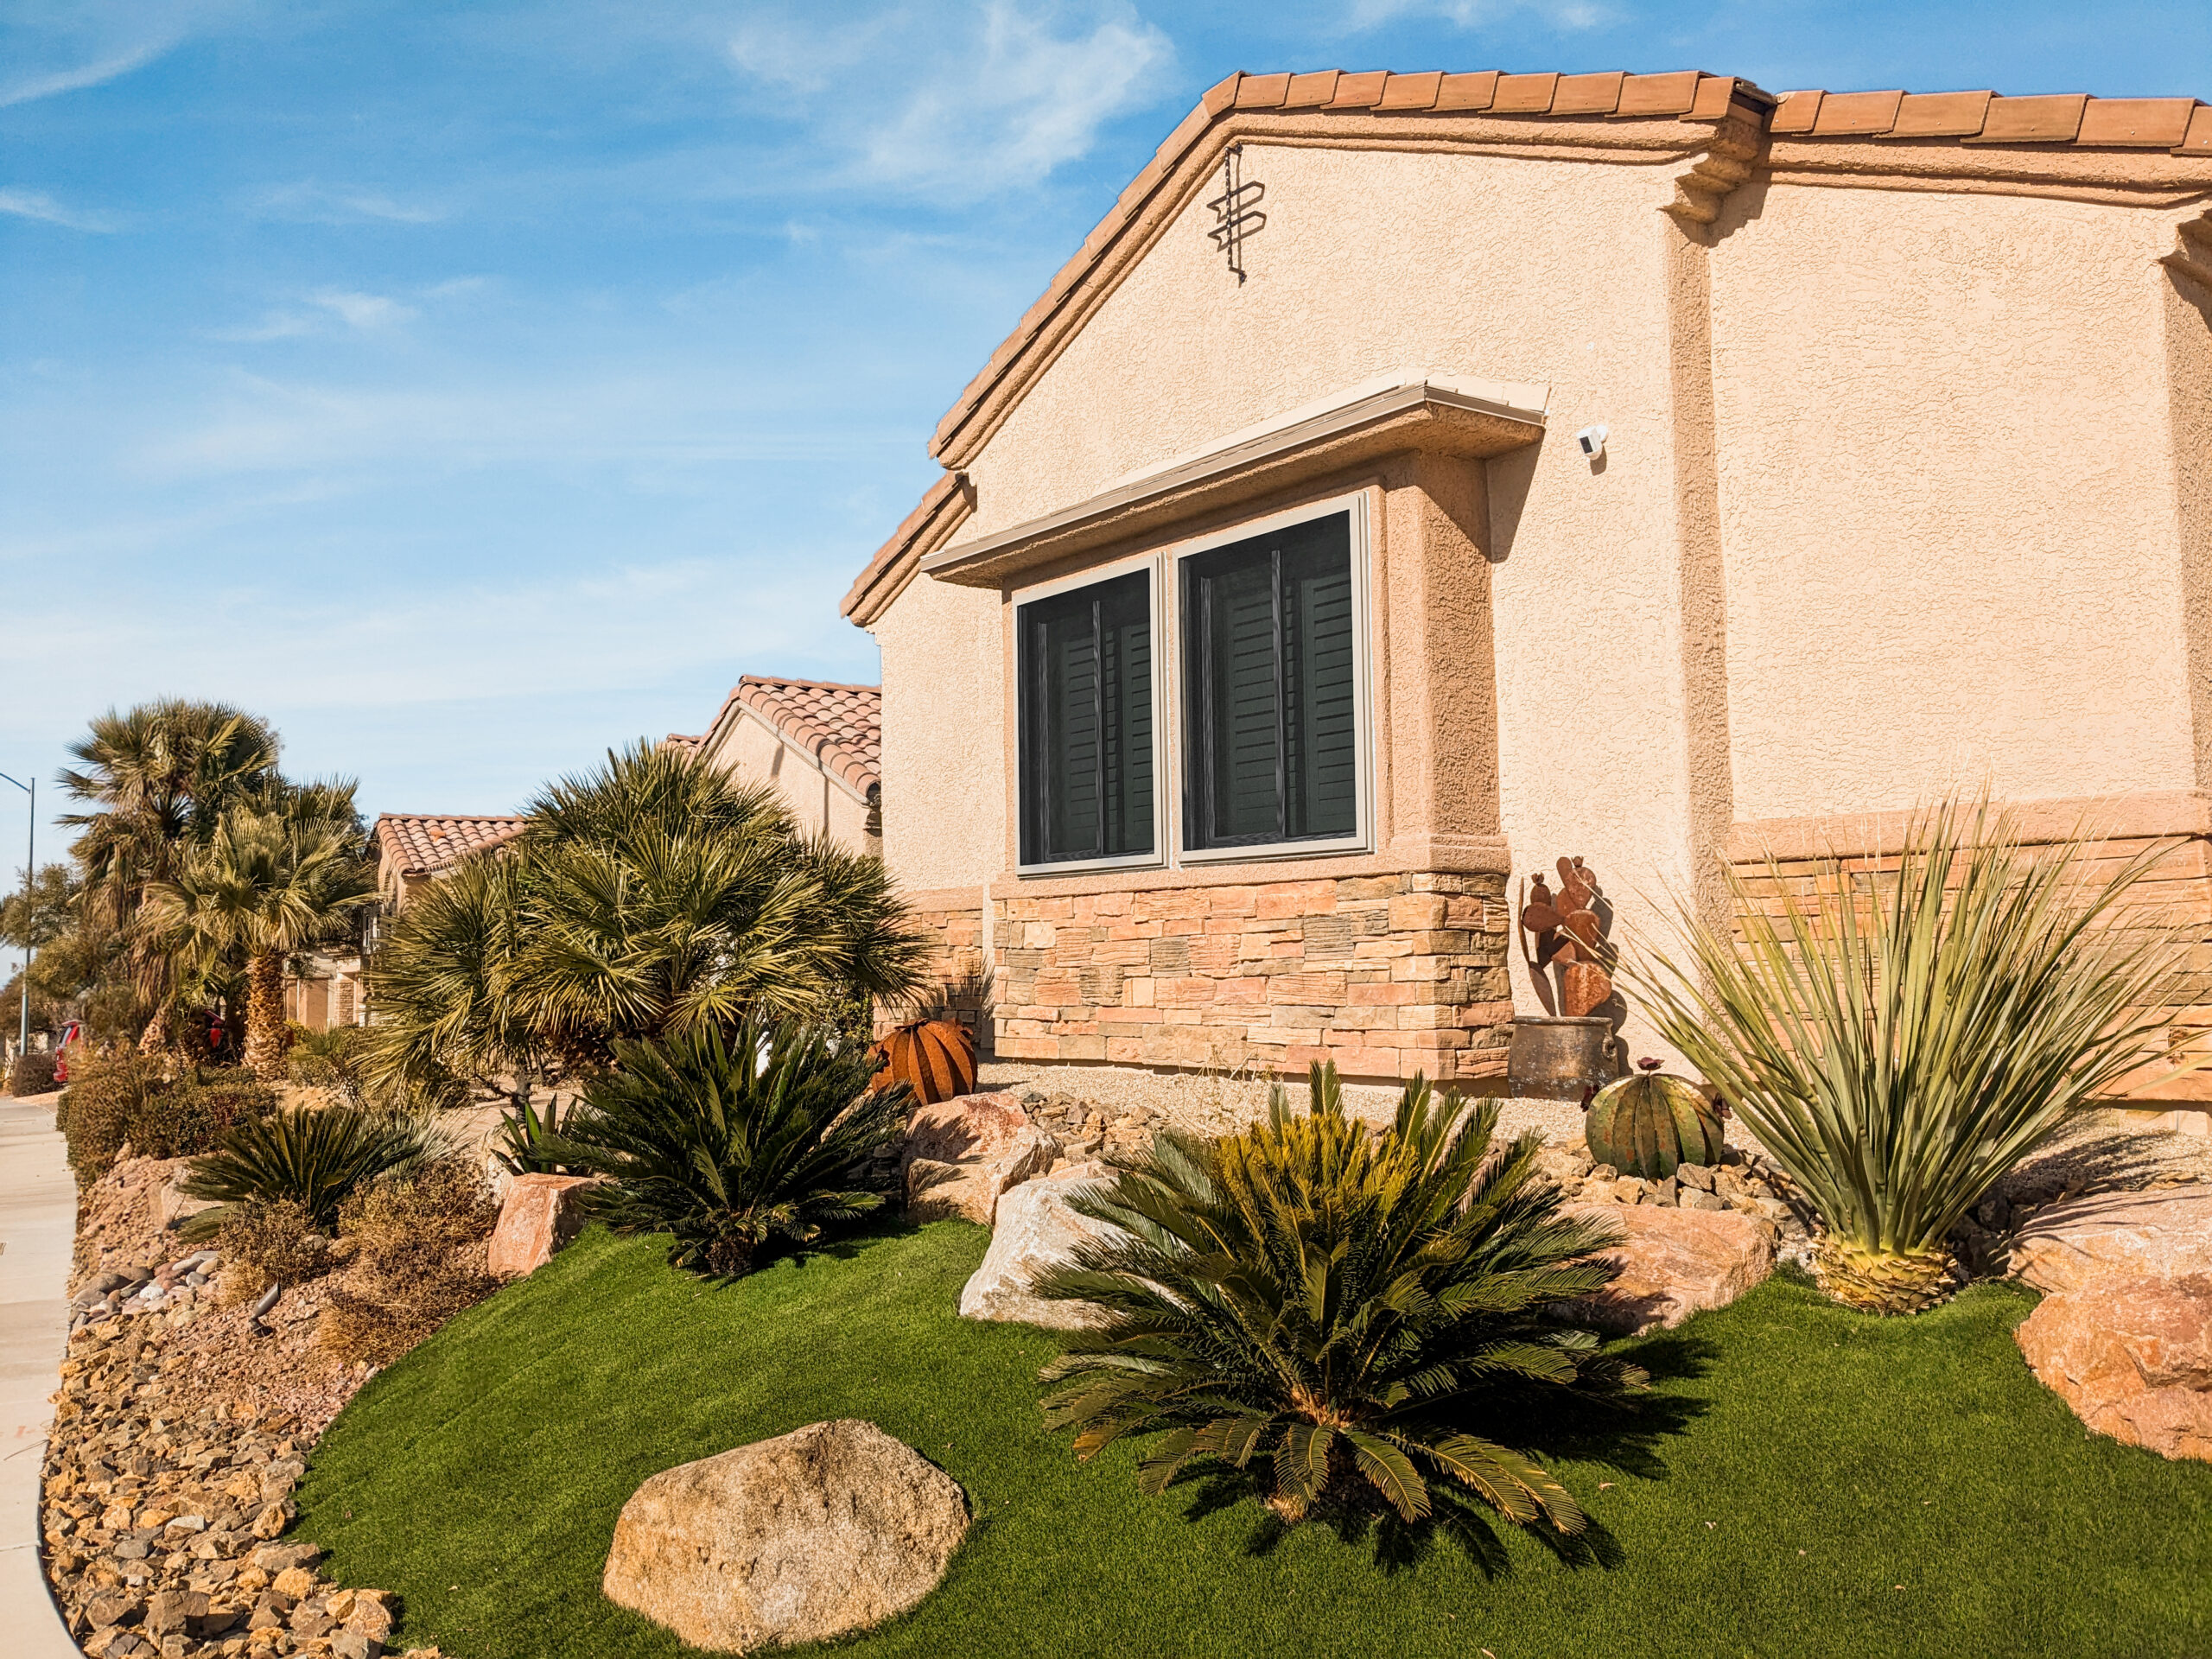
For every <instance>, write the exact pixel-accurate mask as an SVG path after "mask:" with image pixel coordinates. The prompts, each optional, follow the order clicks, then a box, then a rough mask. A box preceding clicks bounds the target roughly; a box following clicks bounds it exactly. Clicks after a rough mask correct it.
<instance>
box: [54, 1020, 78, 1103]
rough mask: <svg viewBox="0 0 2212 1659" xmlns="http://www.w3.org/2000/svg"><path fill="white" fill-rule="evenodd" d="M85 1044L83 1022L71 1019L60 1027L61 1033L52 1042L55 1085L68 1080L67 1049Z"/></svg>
mask: <svg viewBox="0 0 2212 1659" xmlns="http://www.w3.org/2000/svg"><path fill="white" fill-rule="evenodd" d="M72 1046H75V1047H78V1048H82V1047H83V1046H85V1022H84V1021H83V1020H71V1021H70V1022H69V1023H68V1024H67V1025H66V1026H64V1027H61V1035H60V1037H58V1038H57V1039H54V1084H55V1086H56V1087H59V1086H60V1084H65V1083H67V1082H68V1081H69V1050H70V1048H71V1047H72Z"/></svg>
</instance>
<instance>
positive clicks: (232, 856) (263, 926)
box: [145, 785, 376, 1083]
mask: <svg viewBox="0 0 2212 1659" xmlns="http://www.w3.org/2000/svg"><path fill="white" fill-rule="evenodd" d="M375 897H376V886H375V880H374V878H373V876H372V873H371V871H370V868H369V864H368V861H367V859H366V858H365V855H364V849H363V847H362V843H361V829H360V819H359V815H358V814H357V813H355V812H354V811H353V786H352V785H305V786H302V787H300V788H297V789H296V790H276V789H267V790H264V791H261V793H260V795H259V798H257V801H256V802H255V804H250V805H248V804H241V805H238V806H234V807H232V809H231V810H230V811H228V812H227V813H226V814H225V815H224V817H223V819H222V821H221V822H220V823H219V824H218V825H217V826H216V828H215V833H214V836H213V839H212V840H210V841H209V842H207V845H205V846H204V847H194V848H191V849H188V851H187V852H186V853H185V855H184V856H183V858H182V859H181V861H180V864H179V867H178V868H177V871H176V874H175V877H174V878H173V879H172V880H168V881H165V882H162V884H160V885H159V886H158V887H155V888H154V889H153V890H152V891H151V892H150V893H149V895H148V897H147V899H146V905H145V912H146V921H147V924H148V925H149V928H152V929H156V930H159V931H160V932H161V933H162V936H163V937H164V938H168V939H169V940H171V941H173V942H174V943H175V945H177V946H179V947H181V954H186V955H192V954H196V955H198V956H200V957H202V958H215V959H219V958H221V957H225V956H227V955H231V954H232V953H235V954H237V955H240V956H243V957H245V963H246V1002H245V1063H246V1065H247V1068H248V1069H249V1070H251V1071H252V1072H253V1074H254V1075H255V1076H256V1077H259V1078H261V1079H262V1080H263V1081H264V1082H268V1083H275V1082H278V1081H281V1080H282V1079H283V1076H284V1070H285V1068H284V1052H285V1049H286V1048H287V1047H288V1046H289V1036H290V1031H289V1027H288V1026H287V1025H286V1023H285V1020H284V964H285V963H286V961H287V959H289V957H292V956H293V955H295V954H296V953H297V952H298V951H301V950H305V949H307V948H308V946H310V945H314V944H322V943H326V942H327V941H330V940H332V939H334V938H338V937H340V936H342V935H343V933H344V932H345V931H346V927H347V925H348V923H349V922H350V920H351V918H352V916H353V912H355V911H357V910H359V908H360V907H361V906H364V905H366V904H370V903H372V902H373V901H374V899H375Z"/></svg>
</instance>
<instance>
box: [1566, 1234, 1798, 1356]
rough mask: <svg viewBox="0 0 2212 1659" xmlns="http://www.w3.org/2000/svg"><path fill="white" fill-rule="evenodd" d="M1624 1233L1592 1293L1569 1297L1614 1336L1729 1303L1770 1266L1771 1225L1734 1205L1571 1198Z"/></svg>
mask: <svg viewBox="0 0 2212 1659" xmlns="http://www.w3.org/2000/svg"><path fill="white" fill-rule="evenodd" d="M1569 1213H1571V1214H1573V1215H1578V1216H1594V1217H1598V1218H1599V1219H1600V1220H1604V1221H1610V1222H1612V1223H1613V1224H1616V1225H1617V1226H1618V1227H1619V1228H1620V1229H1621V1230H1622V1231H1624V1233H1626V1234H1627V1235H1628V1236H1627V1237H1626V1238H1625V1239H1624V1240H1623V1241H1622V1242H1621V1243H1620V1244H1619V1245H1618V1247H1616V1248H1615V1249H1611V1250H1607V1251H1605V1252H1604V1255H1605V1257H1606V1258H1607V1259H1609V1260H1611V1261H1612V1262H1617V1263H1618V1265H1619V1268H1620V1273H1619V1274H1618V1277H1616V1278H1615V1279H1614V1281H1613V1282H1612V1283H1611V1284H1610V1285H1608V1286H1606V1287H1605V1289H1604V1290H1602V1291H1600V1292H1599V1294H1597V1295H1595V1296H1592V1297H1588V1298H1586V1299H1585V1300H1580V1301H1577V1302H1573V1303H1570V1304H1568V1310H1569V1311H1570V1313H1572V1315H1573V1318H1574V1319H1576V1320H1578V1321H1580V1322H1581V1323H1583V1324H1586V1325H1595V1326H1596V1327H1598V1328H1599V1330H1603V1331H1610V1332H1613V1333H1615V1334H1616V1335H1618V1336H1630V1337H1632V1336H1640V1335H1642V1334H1643V1332H1646V1331H1656V1330H1667V1331H1671V1330H1673V1329H1674V1328H1675V1326H1676V1325H1680V1324H1681V1322H1682V1321H1683V1320H1684V1319H1688V1318H1689V1316H1690V1315H1691V1314H1693V1313H1699V1312H1701V1311H1702V1310H1704V1309H1706V1308H1708V1307H1726V1306H1728V1304H1729V1303H1731V1302H1732V1301H1734V1300H1736V1299H1737V1298H1738V1296H1740V1295H1742V1294H1744V1293H1745V1291H1747V1290H1749V1289H1751V1287H1752V1286H1754V1285H1757V1284H1758V1283H1760V1282H1761V1281H1764V1279H1765V1278H1766V1277H1767V1275H1768V1274H1771V1273H1772V1272H1773V1271H1774V1231H1773V1229H1772V1228H1771V1227H1770V1226H1769V1225H1768V1224H1766V1223H1765V1222H1764V1221H1762V1220H1761V1219H1759V1218H1758V1217H1756V1216H1747V1215H1745V1214H1743V1213H1742V1212H1740V1211H1734V1210H1680V1209H1671V1208H1668V1207H1665V1206H1662V1205H1643V1204H1639V1205H1633V1206H1630V1205H1605V1204H1592V1205H1573V1206H1572V1207H1571V1208H1570V1211H1569Z"/></svg>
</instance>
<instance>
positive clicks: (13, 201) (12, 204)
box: [0, 189, 116, 233]
mask: <svg viewBox="0 0 2212 1659" xmlns="http://www.w3.org/2000/svg"><path fill="white" fill-rule="evenodd" d="M0 213H12V214H13V215H15V217H16V218H17V219H37V220H38V221H39V222H40V223H41V224H42V225H60V226H63V227H64V228H66V229H68V230H72V231H93V232H102V233H105V232H110V231H112V230H114V229H115V228H116V221H115V220H114V219H112V218H111V217H110V216H109V215H107V214H105V213H86V212H84V211H83V210H82V209H80V208H75V207H63V206H62V205H61V204H60V202H58V201H56V200H54V198H53V197H52V196H49V195H48V194H46V193H45V192H44V191H43V190H10V189H0Z"/></svg>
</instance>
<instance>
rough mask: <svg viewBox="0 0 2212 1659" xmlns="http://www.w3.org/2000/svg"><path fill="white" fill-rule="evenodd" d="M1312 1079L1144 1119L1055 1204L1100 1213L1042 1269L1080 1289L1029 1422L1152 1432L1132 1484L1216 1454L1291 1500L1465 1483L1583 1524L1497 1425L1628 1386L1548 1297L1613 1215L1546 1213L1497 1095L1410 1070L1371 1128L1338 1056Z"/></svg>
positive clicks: (1366, 1498) (1052, 1283)
mask: <svg viewBox="0 0 2212 1659" xmlns="http://www.w3.org/2000/svg"><path fill="white" fill-rule="evenodd" d="M1312 1084H1313V1109H1312V1110H1311V1111H1309V1112H1306V1113H1298V1112H1294V1111H1293V1110H1292V1109H1291V1107H1290V1104H1289V1101H1288V1097H1287V1093H1286V1092H1285V1091H1284V1090H1281V1088H1280V1087H1279V1088H1278V1089H1277V1090H1275V1091H1274V1095H1273V1096H1272V1097H1271V1099H1270V1102H1269V1105H1268V1120H1267V1121H1266V1122H1264V1123H1262V1124H1260V1125H1258V1126H1256V1127H1255V1128H1251V1129H1249V1130H1247V1131H1245V1132H1244V1133H1243V1134H1242V1135H1231V1136H1229V1137H1227V1138H1225V1139H1223V1140H1219V1141H1206V1140H1202V1139H1198V1138H1196V1137H1192V1136H1186V1135H1175V1134H1169V1135H1162V1136H1160V1138H1159V1139H1158V1140H1157V1141H1155V1143H1154V1147H1153V1149H1152V1150H1151V1151H1150V1152H1149V1153H1148V1154H1141V1155H1140V1156H1138V1157H1136V1158H1135V1159H1133V1160H1130V1161H1129V1162H1128V1164H1127V1165H1126V1166H1124V1167H1122V1169H1121V1170H1120V1171H1119V1173H1117V1174H1116V1177H1115V1178H1114V1179H1112V1180H1111V1181H1110V1182H1109V1183H1107V1184H1104V1185H1100V1186H1098V1187H1096V1188H1093V1189H1090V1190H1089V1191H1088V1192H1081V1193H1078V1194H1077V1196H1076V1197H1075V1198H1073V1199H1072V1200H1071V1202H1073V1204H1074V1205H1075V1206H1076V1208H1077V1210H1078V1211H1081V1212H1083V1213H1084V1214H1085V1215H1088V1216H1090V1217H1093V1218H1094V1219H1096V1220H1098V1221H1101V1222H1104V1223H1107V1224H1109V1230H1108V1231H1107V1232H1106V1233H1105V1234H1104V1235H1103V1236H1102V1237H1101V1238H1099V1239H1096V1240H1094V1241H1092V1242H1090V1243H1085V1244H1084V1245H1081V1246H1079V1247H1078V1248H1077V1250H1076V1252H1075V1254H1074V1255H1073V1257H1072V1259H1071V1261H1070V1262H1068V1263H1066V1264H1065V1265H1064V1266H1063V1267H1061V1268H1057V1269H1054V1270H1052V1271H1051V1272H1048V1273H1047V1274H1045V1275H1043V1276H1042V1278H1041V1279H1040V1280H1039V1284H1038V1287H1037V1288H1038V1294H1039V1295H1042V1296H1046V1297H1049V1298H1053V1299H1058V1300H1074V1301H1081V1302H1084V1303H1087V1304H1090V1306H1092V1307H1093V1308H1095V1309H1096V1310H1097V1313H1096V1319H1097V1322H1096V1323H1095V1324H1094V1325H1091V1326H1090V1327H1089V1328H1087V1329H1084V1330H1081V1331H1078V1332H1075V1333H1073V1334H1072V1335H1071V1337H1070V1338H1069V1339H1068V1344H1067V1350H1066V1351H1065V1353H1064V1354H1063V1355H1062V1356H1061V1357H1059V1358H1058V1360H1056V1361H1054V1362H1053V1363H1052V1365H1050V1366H1049V1367H1047V1368H1046V1372H1045V1376H1046V1381H1047V1382H1048V1383H1055V1384H1057V1385H1058V1386H1057V1387H1055V1388H1053V1389H1051V1390H1050V1391H1049V1392H1048V1393H1047V1395H1046V1398H1045V1401H1044V1408H1045V1414H1046V1421H1047V1423H1048V1424H1050V1425H1051V1426H1052V1427H1056V1428H1071V1429H1073V1430H1075V1431H1076V1449H1077V1452H1078V1453H1079V1454H1080V1455H1083V1456H1084V1457H1089V1456H1092V1455H1095V1454H1096V1452H1098V1451H1100V1450H1101V1449H1103V1447H1105V1446H1109V1445H1111V1444H1112V1443H1113V1442H1114V1441H1116V1440H1120V1439H1122V1438H1125V1437H1127V1436H1129V1435H1157V1436H1158V1437H1159V1438H1158V1439H1156V1440H1152V1441H1151V1442H1150V1444H1149V1445H1148V1446H1147V1451H1146V1454H1145V1457H1144V1459H1143V1460H1142V1463H1141V1465H1140V1473H1139V1480H1140V1484H1141V1486H1142V1488H1143V1490H1145V1491H1147V1492H1159V1491H1164V1490H1165V1489H1166V1487H1167V1486H1168V1485H1169V1484H1171V1483H1172V1482H1173V1481H1174V1480H1175V1479H1176V1478H1178V1477H1179V1475H1180V1474H1181V1473H1182V1472H1183V1471H1185V1469H1186V1468H1188V1467H1190V1466H1191V1465H1193V1464H1194V1463H1202V1462H1214V1463H1219V1464H1225V1465H1229V1466H1230V1467H1232V1468H1236V1469H1239V1470H1243V1471H1246V1472H1247V1474H1248V1475H1249V1476H1251V1477H1252V1478H1255V1479H1257V1480H1259V1481H1260V1483H1261V1484H1262V1486H1263V1487H1264V1488H1265V1490H1266V1491H1267V1492H1268V1500H1269V1502H1270V1503H1271V1504H1272V1505H1273V1506H1274V1508H1275V1509H1276V1510H1277V1511H1278V1512H1279V1513H1280V1514H1281V1515H1282V1516H1285V1517H1286V1518H1287V1519H1293V1520H1295V1519H1298V1518H1300V1517H1301V1516H1305V1515H1306V1514H1308V1513H1310V1512H1312V1511H1313V1510H1314V1509H1315V1508H1316V1507H1317V1506H1337V1505H1355V1506H1356V1505H1357V1504H1360V1503H1370V1502H1371V1503H1381V1504H1383V1505H1387V1506H1388V1508H1389V1510H1392V1511H1393V1512H1395V1514H1396V1515H1398V1516H1401V1517H1402V1518H1403V1519H1405V1520H1407V1521H1416V1520H1420V1519H1421V1518H1423V1517H1425V1516H1429V1515H1430V1514H1432V1513H1433V1511H1434V1510H1435V1509H1436V1507H1437V1505H1438V1504H1439V1503H1444V1504H1446V1505H1447V1506H1450V1505H1455V1504H1458V1503H1462V1502H1464V1501H1472V1502H1475V1503H1481V1504H1484V1505H1487V1506H1489V1507H1490V1508H1492V1509H1494V1510H1497V1512H1498V1513H1500V1514H1502V1515H1504V1516H1507V1517H1508V1518H1510V1519H1511V1520H1514V1521H1516V1522H1533V1521H1536V1520H1542V1521H1544V1522H1548V1524H1550V1525H1551V1526H1552V1527H1554V1529H1557V1530H1558V1531H1559V1532H1561V1533H1571V1532H1573V1531H1575V1530H1577V1529H1579V1528H1580V1525H1581V1524H1582V1521H1581V1512H1580V1510H1579V1509H1578V1508H1577V1507H1576V1506H1575V1504H1574V1503H1573V1499H1572V1498H1571V1497H1568V1496H1567V1492H1566V1491H1565V1490H1564V1489H1563V1488H1562V1487H1561V1486H1560V1484H1559V1483H1558V1482H1557V1481H1556V1480H1554V1478H1552V1477H1551V1476H1549V1475H1548V1474H1547V1473H1545V1472H1544V1471H1543V1470H1542V1469H1541V1467H1540V1466H1539V1465H1537V1464H1536V1463H1535V1461H1534V1459H1531V1458H1530V1457H1529V1455H1528V1454H1527V1453H1526V1452H1522V1451H1518V1450H1515V1449H1513V1448H1512V1447H1510V1446H1507V1445H1505V1444H1503V1441H1505V1440H1510V1439H1512V1438H1514V1437H1515V1435H1516V1431H1519V1430H1522V1429H1525V1428H1526V1427H1527V1426H1528V1421H1529V1419H1528V1412H1529V1400H1530V1399H1531V1398H1532V1397H1533V1396H1535V1395H1542V1394H1544V1393H1546V1392H1552V1393H1555V1394H1566V1393H1570V1392H1571V1393H1574V1394H1580V1395H1597V1396H1608V1397H1611V1396H1618V1395H1624V1394H1627V1393H1630V1392H1633V1391H1634V1390H1636V1389H1639V1388H1641V1387H1642V1386H1643V1382H1644V1378H1643V1373H1642V1372H1641V1371H1640V1370H1637V1368H1636V1367H1635V1366H1633V1365H1629V1364H1625V1363H1619V1362H1615V1361H1609V1360H1607V1359H1605V1358H1604V1357H1600V1356H1599V1354H1598V1351H1597V1344H1596V1343H1595V1340H1594V1339H1593V1338H1592V1337H1591V1336H1590V1335H1589V1334H1588V1333H1587V1332H1582V1331H1579V1330H1577V1329H1574V1328H1573V1327H1572V1326H1570V1325H1563V1324H1561V1323H1560V1322H1559V1321H1558V1319H1556V1318H1555V1317H1554V1313H1555V1309H1556V1306H1557V1305H1558V1304H1560V1303H1561V1302H1566V1301H1571V1300H1575V1299H1577V1298H1580V1297H1586V1296H1589V1295H1592V1294H1595V1293H1597V1292H1598V1291H1599V1290H1601V1289H1602V1288H1603V1287H1605V1284H1606V1283H1608V1282H1609V1281H1611V1278H1612V1276H1613V1273H1614V1269H1613V1268H1611V1266H1610V1265H1609V1264H1608V1263H1607V1262H1605V1261H1603V1260H1601V1259H1599V1258H1597V1257H1596V1255H1595V1253H1596V1252H1598V1251H1599V1250H1602V1249H1605V1247H1606V1246H1607V1245H1609V1244H1611V1243H1617V1242H1618V1234H1617V1233H1616V1232H1614V1231H1613V1230H1611V1229H1610V1228H1609V1227H1607V1226H1606V1225H1605V1224H1602V1223H1599V1222H1597V1221H1595V1220H1592V1219H1588V1218H1583V1217H1570V1216H1567V1215H1565V1214H1563V1213H1562V1212H1561V1210H1560V1203H1561V1199H1560V1193H1559V1192H1558V1191H1557V1189H1556V1188H1554V1187H1553V1186H1552V1185H1550V1183H1549V1182H1548V1181H1547V1180H1546V1179H1544V1178H1543V1177H1542V1176H1541V1173H1539V1172H1538V1171H1537V1168H1536V1166H1535V1151H1536V1141H1535V1138H1534V1137H1533V1136H1528V1137H1523V1138H1522V1139H1521V1140H1520V1141H1516V1142H1514V1143H1513V1144H1511V1145H1510V1146H1509V1147H1503V1148H1501V1147H1497V1146H1496V1145H1495V1144H1494V1133H1495V1130H1496V1127H1497V1107H1496V1105H1495V1104H1494V1103H1484V1104H1483V1105H1481V1106H1480V1107H1478V1108H1477V1109H1473V1110H1471V1111H1470V1109H1468V1107H1467V1105H1466V1103H1465V1102H1463V1101H1461V1100H1459V1099H1458V1098H1457V1097H1456V1096H1450V1095H1445V1096H1437V1095H1435V1094H1433V1093H1432V1092H1431V1090H1429V1088H1428V1086H1427V1084H1426V1083H1424V1082H1423V1081H1421V1079H1419V1078H1416V1079H1415V1080H1414V1083H1413V1084H1411V1085H1410V1086H1409V1087H1408V1089H1407V1090H1405V1092H1404V1094H1403V1096H1402V1097H1401V1100H1400V1103H1399V1106H1398V1110H1397V1114H1396V1118H1395V1122H1393V1123H1392V1124H1391V1126H1390V1127H1389V1128H1387V1129H1384V1130H1383V1131H1381V1132H1380V1133H1377V1132H1376V1131H1373V1130H1371V1129H1370V1128H1368V1126H1367V1125H1365V1124H1363V1123H1361V1122H1357V1121H1356V1120H1353V1119H1351V1118H1350V1117H1349V1116H1347V1115H1346V1114H1345V1112H1344V1103H1343V1098H1342V1091H1341V1088H1340V1086H1339V1084H1338V1078H1337V1076H1336V1071H1335V1068H1334V1067H1333V1066H1331V1067H1321V1066H1316V1067H1314V1068H1313V1077H1312Z"/></svg>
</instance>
